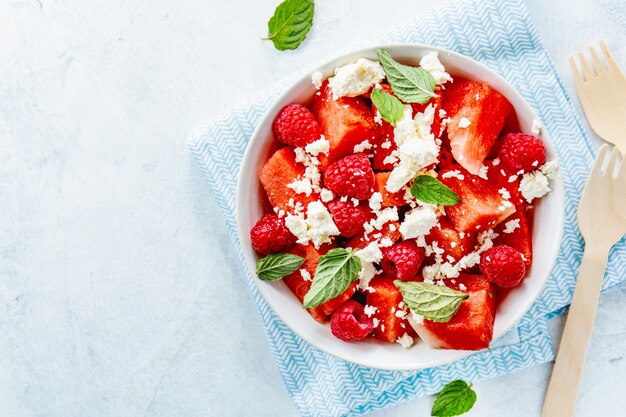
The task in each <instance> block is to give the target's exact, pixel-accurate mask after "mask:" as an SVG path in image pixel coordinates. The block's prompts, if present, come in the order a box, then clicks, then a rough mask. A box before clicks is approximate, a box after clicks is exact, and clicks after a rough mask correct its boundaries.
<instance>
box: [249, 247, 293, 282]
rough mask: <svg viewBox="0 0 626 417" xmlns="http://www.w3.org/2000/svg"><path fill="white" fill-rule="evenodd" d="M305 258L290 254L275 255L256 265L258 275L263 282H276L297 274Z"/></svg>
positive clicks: (260, 260)
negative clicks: (294, 273)
mask: <svg viewBox="0 0 626 417" xmlns="http://www.w3.org/2000/svg"><path fill="white" fill-rule="evenodd" d="M303 263H304V258H303V257H301V256H298V255H292V254H290V253H273V254H271V255H267V256H266V257H265V258H262V259H259V261H258V262H257V263H256V273H257V275H258V276H259V278H260V279H261V280H263V281H276V280H277V279H281V278H284V277H286V276H287V275H289V274H291V273H293V272H295V271H296V270H297V269H298V268H300V266H301V265H302V264H303Z"/></svg>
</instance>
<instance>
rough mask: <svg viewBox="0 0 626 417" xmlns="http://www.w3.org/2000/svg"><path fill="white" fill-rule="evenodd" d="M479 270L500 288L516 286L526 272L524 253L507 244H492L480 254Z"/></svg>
mask: <svg viewBox="0 0 626 417" xmlns="http://www.w3.org/2000/svg"><path fill="white" fill-rule="evenodd" d="M480 270H481V271H482V273H483V274H485V276H486V277H487V279H489V281H491V282H493V283H494V284H496V285H499V286H500V287H502V288H513V287H516V286H518V285H519V284H520V282H522V279H523V278H524V275H525V274H526V264H525V263H524V255H522V254H521V253H520V252H518V251H517V250H515V249H513V248H512V247H510V246H507V245H499V246H494V247H493V248H491V249H488V250H487V251H485V252H484V253H483V255H482V256H481V258H480Z"/></svg>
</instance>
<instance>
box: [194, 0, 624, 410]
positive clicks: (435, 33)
mask: <svg viewBox="0 0 626 417" xmlns="http://www.w3.org/2000/svg"><path fill="white" fill-rule="evenodd" d="M386 42H390V43H399V42H417V43H426V44H432V45H438V46H442V47H445V48H448V49H451V50H454V51H456V52H459V53H461V54H465V55H468V56H470V57H473V58H474V59H476V60H478V61H480V62H482V63H484V64H486V65H487V66H489V67H491V68H492V69H494V70H495V71H497V72H498V73H500V74H501V75H502V76H504V78H506V79H507V80H508V81H509V82H510V83H511V84H513V85H514V86H515V88H516V89H517V90H518V91H519V92H520V93H521V94H522V95H523V96H524V97H525V98H526V100H528V102H529V103H530V104H531V105H532V106H533V107H534V108H535V109H536V110H537V112H538V113H539V116H540V118H541V120H542V121H543V122H544V125H545V128H546V129H547V130H548V131H549V132H550V134H551V136H552V138H553V140H554V142H555V145H556V148H557V152H558V156H559V161H560V164H561V170H562V173H563V178H564V181H565V191H566V204H565V207H566V220H565V234H564V238H563V243H562V246H561V252H560V254H559V256H558V260H557V264H556V266H555V267H554V270H553V273H552V276H551V278H550V280H549V281H548V283H547V285H546V288H545V290H544V291H543V293H542V294H541V296H540V298H539V299H538V301H537V302H536V303H535V304H534V305H533V306H532V308H531V309H530V311H529V312H528V313H527V314H526V316H525V317H524V318H523V319H522V320H521V322H520V324H519V326H518V327H517V328H516V329H514V330H512V331H511V332H509V333H508V334H507V335H506V336H505V337H503V338H502V339H500V340H499V341H498V342H496V343H495V344H494V346H493V347H492V349H491V350H490V351H484V352H479V353H476V354H474V355H471V356H468V357H466V358H464V359H461V360H459V361H457V362H455V363H452V364H449V365H445V366H440V367H437V368H431V369H426V370H422V371H418V372H415V371H412V372H397V371H380V370H375V369H370V368H365V367H362V366H358V365H354V364H351V363H348V362H345V361H342V360H340V359H337V358H334V357H332V356H329V355H327V354H325V353H323V352H321V351H319V350H317V349H316V348H314V347H312V346H310V345H308V344H307V343H306V342H304V341H303V340H301V339H300V338H299V337H298V336H296V335H295V334H294V333H293V332H291V331H290V330H289V329H288V328H287V326H286V325H285V324H284V323H283V322H282V321H281V320H280V319H278V318H277V317H276V316H275V315H274V313H273V312H272V310H271V309H270V308H269V307H268V305H267V304H266V303H265V301H264V300H263V298H262V297H261V295H260V294H259V292H258V291H257V289H256V287H255V285H254V283H253V281H252V279H253V276H252V274H251V273H250V271H248V270H247V268H246V267H245V263H244V262H243V258H242V253H241V249H240V242H239V241H238V238H237V233H236V222H235V194H236V193H235V187H236V178H237V173H238V170H239V165H240V162H241V158H242V156H243V153H244V150H245V148H246V145H247V143H248V140H249V138H250V135H251V134H252V132H253V130H254V128H255V126H256V124H257V123H258V121H259V120H260V119H261V117H262V116H263V114H264V112H265V110H266V109H267V108H268V107H269V105H270V104H271V103H272V102H273V101H274V100H275V99H276V97H277V96H278V95H279V94H280V93H281V91H283V89H284V88H285V87H286V86H287V85H289V84H290V81H291V79H288V80H284V81H282V82H280V83H278V84H276V85H274V86H272V87H270V88H268V89H267V90H265V91H263V92H262V93H260V94H259V95H257V96H256V97H255V98H253V99H252V100H251V101H250V102H248V104H247V105H245V106H243V107H240V108H238V109H235V110H233V111H232V112H231V113H230V114H228V115H227V116H226V117H223V118H221V119H219V120H216V121H214V122H213V123H211V124H210V125H208V126H205V127H203V128H200V129H197V130H195V131H193V132H192V133H191V134H190V148H191V150H192V152H193V154H194V155H195V156H196V158H197V160H198V163H199V164H200V167H201V168H202V170H203V171H204V173H205V174H206V176H207V178H208V180H209V184H210V185H211V187H212V188H213V192H214V195H215V198H216V200H217V202H218V203H219V207H220V209H221V211H222V214H223V216H224V218H225V220H226V223H227V225H228V228H229V231H230V235H231V238H232V240H233V243H234V245H235V247H236V249H237V251H238V253H239V256H240V258H241V264H242V266H243V268H244V269H246V277H247V281H248V284H249V287H250V291H251V292H252V294H253V295H254V299H255V301H256V304H257V306H258V309H259V313H260V315H261V317H262V319H263V323H264V325H265V329H266V331H267V336H268V340H269V342H270V344H271V346H272V349H273V353H274V356H275V358H276V362H277V364H278V367H279V368H280V372H281V373H282V376H283V379H284V381H285V385H286V387H287V390H288V391H289V393H290V395H291V397H292V398H293V401H294V402H295V404H296V406H297V407H298V408H299V410H300V412H301V413H302V415H303V416H312V417H313V416H315V417H318V416H319V417H322V416H323V417H334V416H356V415H361V414H364V413H367V412H369V411H372V410H375V409H379V408H382V407H386V406H388V405H391V404H395V403H398V402H400V401H403V400H406V399H408V398H413V397H418V396H422V395H427V394H432V393H435V392H437V391H439V390H440V389H441V387H442V386H443V385H445V384H446V383H447V382H449V381H451V380H453V379H457V378H462V379H465V380H469V381H477V380H480V379H483V378H491V377H495V376H499V375H503V374H507V373H510V372H513V371H516V370H518V369H523V368H526V367H529V366H532V365H535V364H538V363H543V362H547V361H550V360H552V358H553V356H554V354H553V350H552V342H551V340H550V336H549V334H548V331H547V319H548V318H550V317H552V316H554V315H556V314H559V313H560V312H561V311H563V309H564V307H565V306H566V305H567V304H568V303H569V301H570V299H571V296H572V293H573V288H574V282H575V277H576V272H577V270H578V266H579V264H580V260H581V255H582V252H583V243H582V240H581V237H580V234H579V232H578V228H577V226H576V216H575V211H576V207H577V205H578V199H579V197H580V191H581V190H582V187H583V184H584V181H585V179H586V173H587V172H588V169H589V166H590V165H591V162H592V159H593V154H594V151H593V147H592V145H591V142H590V140H589V138H588V136H587V135H586V133H585V131H584V129H583V127H582V125H581V123H580V120H579V119H578V117H577V115H576V113H575V110H574V108H573V107H572V104H571V103H570V99H569V97H568V96H567V93H566V91H565V89H564V87H563V85H562V83H561V81H560V80H559V77H558V75H557V73H556V71H555V69H554V65H553V64H552V62H551V60H550V58H549V56H548V54H547V53H546V50H545V49H544V47H543V45H542V44H541V41H540V40H539V37H538V36H537V31H536V29H535V27H534V25H533V22H532V21H531V19H530V16H529V15H528V11H527V9H526V6H525V5H524V3H523V2H522V1H521V0H489V1H481V0H466V1H455V2H444V3H442V4H441V5H440V6H439V7H438V8H436V9H435V10H433V11H432V12H431V13H430V14H429V15H427V16H420V17H418V18H416V19H415V20H414V21H412V22H410V23H408V24H405V25H403V26H400V27H398V28H396V29H394V30H391V31H389V32H387V33H386V34H384V35H383V36H382V37H380V38H378V39H374V40H373V41H372V44H374V43H386ZM624 280H626V244H625V242H624V240H622V241H621V243H620V244H619V245H616V246H615V247H614V248H613V251H612V252H611V255H610V260H609V267H608V271H607V279H606V282H605V288H609V287H612V286H614V285H616V284H618V283H620V282H622V281H624Z"/></svg>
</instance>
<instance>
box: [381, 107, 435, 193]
mask: <svg viewBox="0 0 626 417" xmlns="http://www.w3.org/2000/svg"><path fill="white" fill-rule="evenodd" d="M412 112H413V109H412V108H411V106H409V105H405V106H404V112H403V113H402V118H401V119H400V120H399V121H398V122H397V123H396V127H395V128H394V130H393V133H394V140H395V142H396V145H398V158H399V159H400V162H399V163H398V165H397V166H396V167H395V168H394V169H393V171H391V174H390V175H389V179H388V180H387V184H386V185H385V188H387V191H389V192H391V193H395V192H397V191H400V189H401V188H402V187H403V186H404V185H406V184H407V183H408V182H409V181H411V180H412V179H413V178H415V176H416V175H417V173H418V172H419V171H420V170H422V169H423V168H425V167H427V166H428V165H431V164H434V163H436V162H437V156H438V155H439V146H438V145H437V143H436V142H435V137H434V136H433V134H432V133H430V126H431V124H432V122H433V120H434V115H435V108H434V107H433V106H432V105H429V106H428V107H427V108H426V109H425V110H424V113H418V114H416V115H415V118H413V117H412Z"/></svg>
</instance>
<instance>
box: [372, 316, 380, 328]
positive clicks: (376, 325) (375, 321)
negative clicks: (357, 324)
mask: <svg viewBox="0 0 626 417" xmlns="http://www.w3.org/2000/svg"><path fill="white" fill-rule="evenodd" d="M372 321H373V322H374V328H377V327H378V324H379V323H380V321H379V320H378V319H377V318H376V317H374V320H372Z"/></svg>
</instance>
